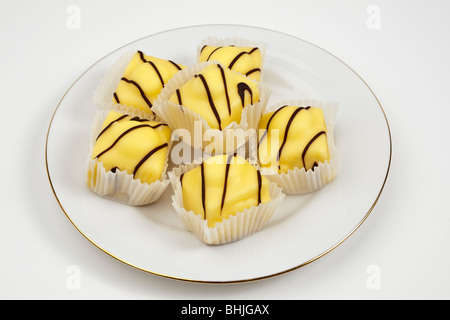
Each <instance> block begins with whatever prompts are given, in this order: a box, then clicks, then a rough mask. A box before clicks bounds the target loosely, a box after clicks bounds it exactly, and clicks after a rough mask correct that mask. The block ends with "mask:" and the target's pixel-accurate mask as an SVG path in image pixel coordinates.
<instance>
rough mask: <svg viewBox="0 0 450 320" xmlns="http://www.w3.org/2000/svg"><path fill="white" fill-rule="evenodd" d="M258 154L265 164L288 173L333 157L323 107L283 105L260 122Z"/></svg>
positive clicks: (265, 115) (267, 114) (308, 167)
mask: <svg viewBox="0 0 450 320" xmlns="http://www.w3.org/2000/svg"><path fill="white" fill-rule="evenodd" d="M258 141H259V144H258V156H259V161H260V165H261V166H262V167H267V168H273V169H275V170H277V171H278V172H287V171H288V170H289V169H291V170H292V169H294V168H296V167H298V168H302V167H304V168H305V170H310V169H314V167H315V166H316V165H318V164H319V162H322V163H323V162H325V161H327V160H329V159H330V153H329V148H328V142H327V128H326V124H325V120H324V116H323V112H322V110H321V109H320V108H314V107H306V108H305V107H297V106H284V107H282V108H280V109H278V110H277V111H274V112H270V113H266V114H264V115H263V116H262V117H261V120H260V123H259V139H258Z"/></svg>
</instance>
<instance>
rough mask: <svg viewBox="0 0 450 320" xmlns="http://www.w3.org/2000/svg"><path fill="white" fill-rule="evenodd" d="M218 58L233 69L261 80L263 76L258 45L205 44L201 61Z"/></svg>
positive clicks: (217, 59)
mask: <svg viewBox="0 0 450 320" xmlns="http://www.w3.org/2000/svg"><path fill="white" fill-rule="evenodd" d="M210 60H216V61H219V62H220V63H222V64H223V65H224V66H226V67H228V68H230V69H231V70H234V71H238V72H240V73H241V74H243V75H245V76H247V77H249V78H251V79H253V80H256V81H259V80H260V77H261V64H262V57H261V50H259V48H256V47H235V46H221V47H217V46H208V45H206V46H204V47H203V48H202V50H201V52H200V57H199V61H200V62H203V61H210Z"/></svg>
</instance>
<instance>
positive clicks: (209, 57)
mask: <svg viewBox="0 0 450 320" xmlns="http://www.w3.org/2000/svg"><path fill="white" fill-rule="evenodd" d="M203 48H205V47H203ZM203 48H202V50H203ZM221 48H223V47H217V48H215V49H214V50H213V51H211V53H210V54H209V56H208V58H207V59H206V61H209V59H211V56H212V55H213V53H214V52H216V51H217V50H219V49H221Z"/></svg>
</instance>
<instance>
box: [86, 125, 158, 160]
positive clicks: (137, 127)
mask: <svg viewBox="0 0 450 320" xmlns="http://www.w3.org/2000/svg"><path fill="white" fill-rule="evenodd" d="M144 127H149V125H148V124H140V125H138V126H135V127H131V128H129V129H128V130H125V131H124V132H122V134H121V135H120V136H119V137H117V139H116V140H115V141H114V142H113V144H112V145H111V146H109V147H108V148H106V149H105V150H103V151H102V152H100V153H99V154H98V155H97V156H96V157H95V158H96V159H98V158H100V157H101V156H102V155H104V154H105V153H106V152H108V151H109V150H111V149H112V148H113V147H114V146H115V145H116V144H117V142H119V141H120V139H122V138H123V137H124V136H126V135H127V134H128V133H130V132H132V131H134V130H136V129H139V128H144Z"/></svg>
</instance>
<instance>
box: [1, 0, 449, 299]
mask: <svg viewBox="0 0 450 320" xmlns="http://www.w3.org/2000/svg"><path fill="white" fill-rule="evenodd" d="M71 5H75V6H77V8H79V9H80V25H79V26H80V28H79V29H71V28H69V27H68V24H67V22H68V19H69V21H70V17H71V13H70V12H69V13H68V11H67V10H68V8H69V7H70V6H71ZM373 5H374V6H376V7H375V8H378V9H379V12H380V16H379V18H380V20H379V22H380V25H379V26H380V28H379V29H377V28H376V29H371V28H369V27H368V26H367V21H368V19H369V21H371V20H370V19H371V12H373V11H370V9H369V12H368V8H373V7H370V6H373ZM449 14H450V5H449V3H448V2H446V1H444V0H442V1H438V0H435V1H431V2H430V1H428V2H425V1H387V0H384V1H382V0H373V1H360V0H358V1H357V0H354V1H350V0H349V1H331V0H329V1H325V0H320V1H299V0H295V1H293V0H292V1H287V0H277V1H273V0H247V1H244V0H228V1H220V2H219V1H212V0H191V1H181V0H179V1H174V0H166V1H153V0H151V1H136V0H130V1H103V2H101V1H96V2H94V1H81V0H74V1H48V0H47V1H44V0H43V1H14V2H13V1H8V2H6V1H4V0H1V2H0V45H1V49H2V50H1V51H0V52H1V53H0V72H1V77H0V92H1V95H0V97H1V102H2V105H3V107H2V109H3V111H2V115H3V116H2V124H1V126H0V130H1V137H2V150H3V152H2V155H1V157H0V161H1V162H0V163H1V168H2V169H3V171H2V178H1V180H0V181H1V182H0V186H1V193H0V197H1V198H0V206H1V207H0V210H1V222H0V250H1V258H0V259H1V260H0V262H1V263H0V298H2V299H448V298H450V288H449V287H450V271H449V270H450V257H449V249H448V245H449V244H450V236H449V234H450V233H449V227H450V215H449V214H450V209H449V208H450V206H449V204H448V202H449V200H448V199H449V198H450V183H449V180H450V170H449V166H448V164H447V161H448V159H449V157H450V151H449V149H450V143H449V137H450V134H449V132H448V128H447V126H448V124H449V118H450V111H449V110H450V105H449V99H448V97H449V94H448V90H449V89H450V81H449V74H450V63H449V57H450V40H449V36H448V33H449V31H450V19H448V16H449ZM212 23H224V24H241V25H250V26H257V27H263V28H269V29H273V30H276V31H281V32H284V33H288V34H291V35H294V36H297V37H299V38H302V39H304V40H307V41H309V42H312V43H314V44H316V45H318V46H320V47H322V48H324V49H326V50H328V51H330V52H331V53H333V54H334V55H336V56H337V57H339V58H340V59H342V60H343V61H344V62H345V63H347V64H348V65H349V66H351V67H352V68H353V69H354V70H355V71H356V72H357V73H358V74H359V75H360V76H361V77H362V78H363V79H364V80H365V81H366V82H367V83H368V85H369V86H370V87H371V89H372V90H373V91H374V92H375V94H376V95H377V97H378V99H379V100H380V103H381V105H382V106H383V108H384V111H385V112H386V115H387V118H388V120H389V124H390V127H391V133H392V140H393V154H392V164H391V171H390V174H389V178H388V181H387V185H386V187H385V189H384V191H383V193H382V195H381V198H380V200H379V202H378V204H377V205H376V207H375V209H374V210H373V212H372V213H371V215H370V216H369V218H368V219H367V220H366V221H365V222H364V223H363V225H362V226H361V227H360V228H359V229H358V230H357V231H356V233H355V234H353V235H352V236H351V237H350V238H349V239H348V240H346V241H345V242H344V243H343V244H342V245H340V246H339V247H338V248H337V249H336V250H334V251H332V252H331V253H329V254H327V255H326V256H324V257H323V258H321V259H319V260H317V261H315V262H313V263H312V264H310V265H307V266H305V267H303V268H300V269H298V270H295V271H293V272H290V273H288V274H285V275H282V276H278V277H274V278H270V279H266V280H262V281H257V282H250V283H241V284H227V285H217V284H214V285H212V284H197V283H189V282H183V281H179V280H171V279H166V278H162V277H159V276H155V275H152V274H148V273H145V272H142V271H139V270H136V269H134V268H131V267H129V266H127V265H125V264H123V263H121V262H119V261H117V260H115V259H114V258H112V257H110V256H108V255H107V254H105V253H103V252H101V251H100V250H99V249H97V248H96V247H95V246H93V245H92V244H91V243H90V242H89V241H87V240H86V239H85V238H84V237H83V236H82V235H81V234H80V233H79V232H78V231H77V230H76V229H75V228H74V227H73V225H72V224H71V223H70V222H69V220H68V219H67V218H66V216H65V215H64V214H63V212H62V211H61V209H60V207H59V206H58V204H57V202H56V200H55V198H54V196H53V193H52V191H51V188H50V185H49V182H48V178H47V173H46V167H45V159H44V154H45V152H44V148H45V138H46V133H47V129H48V126H49V123H50V119H51V116H52V114H53V112H54V110H55V108H56V106H57V104H58V102H59V100H60V99H61V98H62V96H63V95H64V93H65V91H66V90H67V89H68V88H69V86H70V85H71V84H72V83H73V82H74V81H75V80H76V79H77V78H78V76H79V75H80V74H81V73H82V72H83V71H84V70H86V69H87V68H88V67H89V66H91V65H92V64H93V63H95V62H96V61H97V60H98V59H100V58H101V57H103V56H105V55H106V54H108V53H109V52H111V51H113V50H115V49H116V48H118V47H120V46H122V45H124V44H127V43H129V42H131V41H133V40H136V39H138V38H141V37H144V36H147V35H150V34H153V33H156V32H160V31H164V30H168V29H173V28H179V27H184V26H191V25H198V24H212ZM369 25H370V24H369ZM69 26H70V23H69ZM73 266H75V268H77V270H79V272H80V273H79V275H80V283H79V284H80V286H79V287H76V288H73V287H71V286H70V285H68V279H69V277H70V275H71V272H72V271H73V269H71V268H73ZM373 268H375V270H376V271H377V272H378V273H377V276H379V278H378V279H379V282H378V284H379V286H376V287H375V288H374V287H373V286H370V285H368V283H369V284H370V283H371V282H370V280H371V276H373V274H372V273H371V272H372V270H374V269H373Z"/></svg>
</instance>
